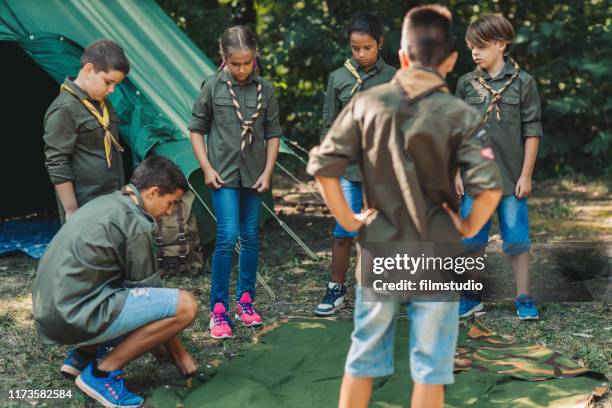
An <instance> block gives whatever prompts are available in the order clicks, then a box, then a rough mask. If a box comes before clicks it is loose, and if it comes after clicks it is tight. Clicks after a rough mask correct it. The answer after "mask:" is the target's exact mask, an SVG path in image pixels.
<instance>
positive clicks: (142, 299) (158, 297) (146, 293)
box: [79, 288, 179, 346]
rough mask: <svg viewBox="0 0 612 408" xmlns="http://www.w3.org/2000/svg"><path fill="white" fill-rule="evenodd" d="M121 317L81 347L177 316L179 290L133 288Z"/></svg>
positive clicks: (105, 340)
mask: <svg viewBox="0 0 612 408" xmlns="http://www.w3.org/2000/svg"><path fill="white" fill-rule="evenodd" d="M126 290H129V292H128V297H127V300H126V301H125V304H124V305H123V309H121V312H119V315H117V317H116V318H115V320H113V322H112V323H111V324H110V326H108V328H107V329H106V330H105V331H104V332H102V333H101V334H99V335H98V336H96V337H94V338H93V339H91V340H88V341H86V342H84V343H80V344H79V346H87V345H94V344H101V343H106V342H107V341H111V340H114V339H116V338H118V337H121V336H123V335H126V334H128V333H131V332H133V331H134V330H136V329H139V328H141V327H142V326H146V325H147V324H149V323H152V322H155V321H157V320H162V319H165V318H167V317H174V316H176V306H177V304H178V297H179V290H178V289H173V288H132V289H126Z"/></svg>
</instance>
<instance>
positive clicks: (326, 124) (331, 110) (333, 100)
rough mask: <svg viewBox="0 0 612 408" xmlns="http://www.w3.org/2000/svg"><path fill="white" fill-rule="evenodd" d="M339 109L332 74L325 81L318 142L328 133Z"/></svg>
mask: <svg viewBox="0 0 612 408" xmlns="http://www.w3.org/2000/svg"><path fill="white" fill-rule="evenodd" d="M339 109H340V103H339V101H338V95H336V90H335V89H334V77H333V74H332V75H330V76H329V80H328V81H327V90H326V91H325V100H324V101H323V128H322V129H321V137H320V140H321V141H323V138H324V137H325V135H326V134H327V132H329V129H330V128H331V125H332V123H334V119H336V116H338V111H339Z"/></svg>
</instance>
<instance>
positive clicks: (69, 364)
mask: <svg viewBox="0 0 612 408" xmlns="http://www.w3.org/2000/svg"><path fill="white" fill-rule="evenodd" d="M124 337H125V336H121V337H118V338H116V339H114V340H111V341H108V342H106V343H104V344H102V345H101V346H100V347H98V349H97V350H96V354H95V359H96V360H101V359H102V358H104V356H106V355H107V354H108V353H109V352H110V351H111V350H112V349H113V347H116V346H117V345H118V344H119V343H121V341H122V340H123V339H124ZM93 360H94V358H93V357H91V356H86V355H84V354H83V353H82V352H81V351H79V349H72V350H70V351H68V354H67V355H66V358H65V359H64V363H63V364H62V366H61V367H60V374H61V375H63V376H64V377H66V378H68V379H70V380H74V379H75V378H77V377H78V376H79V374H81V371H83V369H84V368H85V367H86V366H87V364H89V362H90V361H93Z"/></svg>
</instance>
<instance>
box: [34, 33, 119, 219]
mask: <svg viewBox="0 0 612 408" xmlns="http://www.w3.org/2000/svg"><path fill="white" fill-rule="evenodd" d="M129 71H130V63H129V61H128V59H127V57H126V56H125V54H124V52H123V49H122V48H121V47H120V46H119V45H117V44H116V43H114V42H113V41H110V40H100V41H96V42H95V43H93V44H91V45H90V46H89V47H87V48H86V49H85V51H84V52H83V55H82V56H81V69H80V71H79V74H78V75H77V77H76V78H66V80H65V81H64V83H63V84H62V86H61V88H60V89H61V90H60V94H59V95H58V96H57V98H55V100H54V101H53V102H52V103H51V105H50V106H49V109H48V110H47V113H46V114H45V134H44V136H43V139H44V141H45V158H46V160H45V166H46V168H47V171H48V172H49V176H50V178H51V182H52V183H53V185H54V186H55V191H56V194H57V197H58V207H59V214H60V220H61V221H62V223H64V222H65V221H66V219H67V218H69V217H70V216H72V214H74V212H75V211H76V210H77V209H78V208H79V207H81V206H83V205H84V204H85V203H86V202H88V201H89V200H91V199H93V198H95V197H98V196H100V195H103V194H108V193H111V192H113V191H116V190H119V189H120V188H121V186H123V184H125V176H124V173H123V160H122V155H121V153H122V152H123V148H122V147H121V145H120V144H119V119H118V117H117V113H116V112H115V110H114V109H113V106H112V104H111V103H110V101H109V100H107V99H106V97H107V96H108V95H110V94H111V93H113V91H114V90H115V86H116V85H117V84H118V83H119V82H121V81H122V80H123V79H124V78H125V76H126V75H127V74H128V72H129Z"/></svg>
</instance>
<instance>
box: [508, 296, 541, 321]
mask: <svg viewBox="0 0 612 408" xmlns="http://www.w3.org/2000/svg"><path fill="white" fill-rule="evenodd" d="M514 304H515V306H516V315H517V316H518V317H519V319H521V320H538V319H539V318H540V314H539V313H538V308H537V307H535V304H534V303H533V299H531V297H530V296H529V295H520V296H519V297H517V298H516V300H515V301H514Z"/></svg>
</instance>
